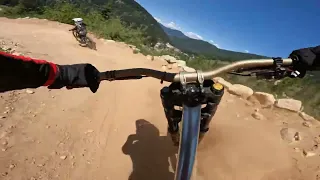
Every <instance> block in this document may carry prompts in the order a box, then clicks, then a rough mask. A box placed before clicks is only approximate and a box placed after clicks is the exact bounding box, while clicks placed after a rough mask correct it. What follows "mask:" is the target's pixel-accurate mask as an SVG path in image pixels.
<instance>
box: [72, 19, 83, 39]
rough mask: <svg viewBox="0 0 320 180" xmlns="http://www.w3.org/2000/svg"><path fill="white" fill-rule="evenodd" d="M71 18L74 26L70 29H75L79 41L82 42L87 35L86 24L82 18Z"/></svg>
mask: <svg viewBox="0 0 320 180" xmlns="http://www.w3.org/2000/svg"><path fill="white" fill-rule="evenodd" d="M72 20H73V21H74V25H75V27H74V28H72V29H70V31H74V30H76V31H77V33H78V34H79V38H80V40H81V42H82V43H84V42H85V37H86V35H87V28H86V27H87V25H86V24H85V23H84V22H83V19H82V18H73V19H72Z"/></svg>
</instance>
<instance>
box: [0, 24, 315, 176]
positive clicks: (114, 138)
mask: <svg viewBox="0 0 320 180" xmlns="http://www.w3.org/2000/svg"><path fill="white" fill-rule="evenodd" d="M70 27H71V26H69V25H64V24H60V23H57V22H49V21H46V20H36V19H19V20H9V19H5V18H0V40H1V41H3V42H14V43H17V44H16V50H17V51H18V52H22V53H23V54H24V55H27V56H32V57H35V58H40V59H46V60H49V61H53V62H55V63H59V64H71V63H83V62H89V63H92V64H94V65H95V66H96V67H97V68H98V69H99V70H101V71H103V70H111V69H121V68H130V67H149V68H155V69H159V70H160V69H161V63H162V62H155V61H153V62H152V61H150V60H147V59H146V57H145V56H143V55H141V54H133V53H132V50H131V49H130V48H128V47H127V46H126V45H125V44H121V43H110V42H108V43H106V42H104V41H102V40H99V39H94V40H95V41H96V45H97V51H94V50H90V49H88V48H84V47H80V46H79V45H78V43H77V42H76V41H75V39H74V37H73V36H72V34H71V32H69V31H68V29H69V28H70ZM164 85H167V84H160V81H159V80H156V79H151V78H150V79H149V78H146V79H143V80H136V81H121V82H103V83H102V84H101V87H100V89H99V90H98V92H97V93H96V94H93V93H91V92H90V91H89V89H74V90H66V89H62V90H51V91H50V90H48V89H47V88H45V87H44V88H38V89H35V90H33V91H34V93H33V94H29V93H27V92H26V90H21V91H12V92H7V93H2V94H1V99H0V113H1V114H0V116H1V119H0V141H1V144H0V149H1V151H0V179H2V180H9V179H11V180H38V179H45V180H47V179H61V180H67V179H68V180H70V179H72V180H88V179H92V180H122V179H135V180H144V179H148V180H149V179H154V180H156V179H159V180H160V179H161V180H167V179H168V180H170V179H173V167H174V166H175V154H176V151H177V150H176V149H175V148H174V147H173V146H172V143H171V140H170V138H169V137H167V130H166V119H165V116H164V112H163V109H162V105H161V101H160V97H159V91H160V89H161V87H163V86H164ZM256 108H259V107H256V106H254V105H251V104H250V103H248V102H246V101H245V100H242V99H240V98H238V97H235V96H233V95H230V94H228V93H227V92H226V93H225V95H224V97H223V99H222V102H221V104H220V106H219V109H218V111H217V113H216V115H215V117H214V120H213V121H212V124H211V129H210V131H209V133H208V134H207V136H206V137H205V138H204V140H203V141H202V142H201V144H200V147H199V151H198V166H197V172H198V174H197V176H198V177H199V179H206V180H207V179H208V180H211V179H215V180H231V179H235V180H259V179H261V180H316V179H320V178H319V177H318V176H319V173H320V167H319V165H320V163H319V162H320V157H319V150H318V149H317V147H318V143H319V142H320V140H319V139H318V138H319V135H320V131H319V128H318V126H317V125H315V126H312V127H305V126H303V125H302V123H303V120H302V119H301V118H300V117H299V116H298V115H297V114H296V113H291V112H287V111H284V110H279V109H261V108H260V111H259V112H260V113H261V114H263V115H264V116H265V118H264V119H263V120H257V119H255V118H253V117H252V113H253V112H254V110H255V109H256ZM286 127H289V128H293V129H295V130H297V131H299V132H300V136H301V140H300V141H298V142H294V143H290V144H289V143H287V142H286V141H284V140H283V139H282V138H281V136H280V130H281V129H282V128H286ZM303 150H305V151H311V150H312V152H314V153H315V154H311V156H310V157H306V156H305V155H303Z"/></svg>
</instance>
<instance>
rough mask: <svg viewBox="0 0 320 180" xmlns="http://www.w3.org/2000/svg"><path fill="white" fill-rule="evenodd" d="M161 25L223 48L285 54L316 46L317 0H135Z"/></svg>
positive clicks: (319, 28) (319, 26) (319, 31)
mask: <svg viewBox="0 0 320 180" xmlns="http://www.w3.org/2000/svg"><path fill="white" fill-rule="evenodd" d="M137 2H138V3H139V4H141V5H142V6H143V7H144V8H145V9H147V10H148V11H149V13H150V14H152V15H153V16H154V17H155V18H157V19H158V20H159V21H160V22H161V23H162V24H164V25H166V26H169V27H174V28H176V29H179V30H181V31H182V32H184V33H185V34H186V35H189V36H191V37H194V38H200V39H203V40H206V41H208V42H211V43H212V44H216V45H218V46H219V47H220V48H222V49H229V50H234V51H241V52H246V51H248V52H250V53H255V54H261V55H267V56H281V57H287V56H288V55H289V53H290V52H291V51H292V50H294V49H297V48H302V47H309V46H316V45H320V1H319V0H241V1H240V0H232V1H231V0H201V1H200V0H198V1H197V0H179V1H178V0H137Z"/></svg>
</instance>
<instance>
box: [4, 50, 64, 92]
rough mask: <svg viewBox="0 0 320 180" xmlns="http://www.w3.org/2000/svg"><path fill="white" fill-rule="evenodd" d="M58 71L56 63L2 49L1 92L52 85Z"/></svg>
mask: <svg viewBox="0 0 320 180" xmlns="http://www.w3.org/2000/svg"><path fill="white" fill-rule="evenodd" d="M57 73H58V67H57V65H56V64H54V63H51V62H47V61H45V60H38V59H33V58H30V57H24V56H15V55H11V54H8V53H5V52H1V51H0V92H5V91H10V90H19V89H25V88H38V87H40V86H50V85H51V84H52V83H53V82H54V80H55V77H56V76H57Z"/></svg>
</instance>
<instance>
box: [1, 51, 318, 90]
mask: <svg viewBox="0 0 320 180" xmlns="http://www.w3.org/2000/svg"><path fill="white" fill-rule="evenodd" d="M289 57H290V58H292V59H293V60H294V62H293V69H294V70H297V71H299V72H300V75H299V76H298V77H300V78H303V77H304V75H305V74H306V71H307V70H315V69H317V68H320V46H316V47H310V48H303V49H298V50H294V51H293V52H292V53H291V54H290V56H289ZM99 79H100V78H99V71H98V70H97V69H96V68H95V67H94V66H93V65H92V64H72V65H57V64H54V63H52V62H48V61H45V60H38V59H33V58H29V57H24V56H14V55H11V54H7V53H5V52H0V92H5V91H10V90H18V89H25V88H38V87H41V86H48V88H50V89H61V88H63V87H67V88H68V89H69V88H77V87H89V88H90V90H91V91H92V92H93V93H95V92H96V91H97V90H98V88H99V84H100V80H99Z"/></svg>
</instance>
